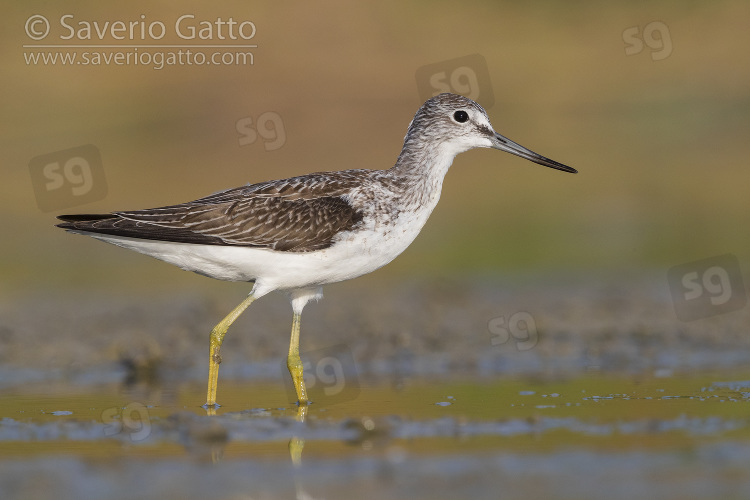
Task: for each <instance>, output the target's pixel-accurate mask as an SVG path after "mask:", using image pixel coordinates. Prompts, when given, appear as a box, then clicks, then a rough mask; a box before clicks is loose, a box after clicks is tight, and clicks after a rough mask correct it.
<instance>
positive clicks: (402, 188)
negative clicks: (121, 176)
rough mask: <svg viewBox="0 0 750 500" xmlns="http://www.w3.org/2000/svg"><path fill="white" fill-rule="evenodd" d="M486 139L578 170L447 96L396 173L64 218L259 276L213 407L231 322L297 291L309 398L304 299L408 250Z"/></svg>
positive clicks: (423, 114)
mask: <svg viewBox="0 0 750 500" xmlns="http://www.w3.org/2000/svg"><path fill="white" fill-rule="evenodd" d="M477 147H483V148H495V149H500V150H504V151H508V152H511V153H513V154H515V155H518V156H521V157H523V158H526V159H529V160H531V161H534V162H536V163H539V164H542V165H545V166H548V167H552V168H555V169H558V170H563V171H567V172H573V173H575V170H574V169H572V168H570V167H567V166H565V165H562V164H560V163H557V162H555V161H553V160H550V159H548V158H545V157H543V156H540V155H538V154H536V153H534V152H532V151H530V150H528V149H526V148H524V147H522V146H520V145H519V144H516V143H514V142H513V141H511V140H510V139H507V138H505V137H503V136H501V135H500V134H497V133H496V132H495V131H494V130H493V128H492V125H491V124H490V121H489V118H488V117H487V114H486V113H485V111H484V109H482V107H481V106H479V105H478V104H477V103H475V102H474V101H472V100H470V99H467V98H465V97H462V96H459V95H454V94H440V95H438V96H435V97H433V98H431V99H429V100H428V101H427V102H425V103H424V105H423V106H422V107H421V108H420V109H419V110H418V111H417V113H416V115H414V119H413V120H412V122H411V124H410V125H409V128H408V130H407V133H406V137H405V138H404V146H403V148H402V150H401V154H400V155H399V157H398V160H397V161H396V164H395V165H394V166H393V167H392V168H390V169H388V170H344V171H340V172H324V173H316V174H310V175H303V176H299V177H293V178H291V179H284V180H277V181H268V182H262V183H259V184H253V185H249V186H244V187H239V188H233V189H228V190H226V191H221V192H219V193H215V194H212V195H210V196H207V197H205V198H200V199H198V200H195V201H191V202H188V203H182V204H179V205H172V206H167V207H161V208H153V209H147V210H133V211H120V212H112V213H110V214H86V215H64V216H60V219H62V220H63V223H62V224H59V227H61V228H64V229H67V230H69V231H71V232H74V233H80V234H85V235H88V236H91V237H93V238H96V239H100V240H103V241H106V242H108V243H112V244H115V245H118V246H121V247H124V248H128V249H131V250H135V251H137V252H140V253H143V254H146V255H150V256H152V257H155V258H157V259H160V260H163V261H165V262H168V263H170V264H174V265H176V266H179V267H180V268H182V269H185V270H188V271H194V272H196V273H199V274H203V275H206V276H210V277H212V278H216V279H221V280H230V281H249V282H254V286H253V290H252V292H251V294H250V296H249V297H248V298H247V299H245V301H243V302H242V303H241V304H240V305H239V306H238V307H237V308H236V309H235V310H234V311H232V312H231V313H230V314H229V315H228V316H227V317H226V318H225V319H224V320H223V321H222V322H220V323H219V324H218V325H217V326H216V327H215V328H214V330H213V331H212V333H211V347H210V363H209V387H208V395H207V403H206V405H207V407H211V408H213V407H215V406H216V385H217V377H218V364H219V363H220V362H221V357H220V356H219V349H220V347H221V343H222V342H223V338H224V334H225V333H226V331H227V329H228V328H229V326H230V325H231V324H232V322H233V321H234V320H235V319H236V318H237V316H239V314H241V313H242V311H244V309H245V308H246V307H247V306H248V305H250V303H252V302H253V301H254V300H256V299H257V298H260V297H262V296H263V295H265V294H267V293H269V292H271V291H274V290H284V291H287V292H288V293H289V296H290V299H291V303H292V308H293V310H294V318H295V319H294V321H293V327H292V341H291V343H290V351H289V358H288V359H287V365H288V367H289V371H290V373H291V374H292V378H293V380H294V384H295V388H296V390H297V395H298V398H299V402H300V403H301V404H302V403H306V402H307V395H306V390H305V386H304V382H303V378H302V363H301V361H300V358H299V318H300V315H301V313H302V309H303V308H304V307H305V304H306V303H307V302H308V301H309V300H312V299H319V298H320V297H321V296H322V292H321V287H322V285H325V284H328V283H335V282H338V281H343V280H347V279H352V278H356V277H358V276H362V275H363V274H367V273H369V272H372V271H374V270H376V269H378V268H380V267H382V266H384V265H386V264H388V263H389V262H391V261H392V260H393V259H395V258H396V257H397V256H398V255H399V254H401V252H403V251H404V250H405V249H406V248H407V247H408V246H409V245H410V244H411V242H412V241H414V239H415V238H416V237H417V235H418V234H419V232H420V231H421V229H422V227H423V226H424V225H425V223H426V222H427V219H428V218H429V216H430V214H431V213H432V211H433V209H434V208H435V206H436V205H437V203H438V200H439V199H440V192H441V190H442V185H443V179H444V178H445V174H446V173H447V172H448V169H449V168H450V166H451V164H452V163H453V159H454V158H455V156H456V155H457V154H459V153H462V152H464V151H468V150H469V149H472V148H477Z"/></svg>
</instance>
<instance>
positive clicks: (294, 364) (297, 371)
mask: <svg viewBox="0 0 750 500" xmlns="http://www.w3.org/2000/svg"><path fill="white" fill-rule="evenodd" d="M300 316H301V313H298V312H295V313H294V318H293V319H292V339H291V341H290V342H289V356H288V357H287V358H286V366H287V368H289V374H290V375H291V376H292V382H294V389H295V390H296V391H297V400H298V403H297V404H299V405H300V406H302V405H306V404H308V403H309V401H308V399H307V389H306V388H305V379H304V377H303V374H302V360H301V359H300V357H299V324H300Z"/></svg>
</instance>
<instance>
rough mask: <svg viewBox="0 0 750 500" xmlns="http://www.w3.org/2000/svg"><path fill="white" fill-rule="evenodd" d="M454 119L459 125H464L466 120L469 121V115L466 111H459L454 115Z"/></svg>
mask: <svg viewBox="0 0 750 500" xmlns="http://www.w3.org/2000/svg"><path fill="white" fill-rule="evenodd" d="M453 119H454V120H456V121H457V122H458V123H464V122H465V121H466V120H468V119H469V113H467V112H466V111H464V110H459V111H456V112H455V113H453Z"/></svg>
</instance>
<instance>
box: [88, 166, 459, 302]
mask: <svg viewBox="0 0 750 500" xmlns="http://www.w3.org/2000/svg"><path fill="white" fill-rule="evenodd" d="M451 161H452V157H450V161H449V162H447V165H446V164H445V162H443V164H442V165H440V166H437V165H436V167H438V168H439V170H440V171H442V172H441V173H442V175H439V176H438V178H437V179H435V178H433V179H431V180H433V181H434V182H435V185H433V186H432V189H430V193H429V196H428V197H426V199H425V200H424V203H423V204H422V205H421V206H420V207H419V208H418V209H417V210H413V209H412V210H403V211H401V213H400V214H399V216H398V217H396V218H395V219H393V220H386V219H382V218H378V217H375V216H372V215H368V216H365V218H364V219H363V221H362V224H361V225H360V226H358V227H357V228H356V229H355V230H354V231H348V232H343V233H341V234H340V235H338V236H337V237H336V239H335V243H334V244H333V245H332V246H330V247H329V248H326V249H324V250H317V251H313V252H280V251H274V250H268V249H263V248H252V247H243V246H230V245H196V244H190V243H175V242H166V241H156V240H145V239H139V238H128V237H122V236H112V235H106V234H98V233H90V232H85V231H73V232H77V233H80V234H85V235H87V236H91V237H92V238H96V239H98V240H101V241H105V242H107V243H111V244H113V245H117V246H120V247H123V248H127V249H128V250H134V251H136V252H139V253H142V254H145V255H149V256H151V257H154V258H156V259H159V260H163V261H164V262H168V263H170V264H173V265H175V266H177V267H179V268H181V269H184V270H186V271H193V272H195V273H198V274H202V275H204V276H209V277H211V278H216V279H219V280H225V281H255V282H256V285H255V288H254V290H253V293H254V294H255V295H257V296H260V295H265V294H266V293H268V292H270V291H272V290H295V289H298V288H309V287H319V286H321V285H325V284H328V283H336V282H339V281H345V280H349V279H352V278H356V277H358V276H362V275H363V274H367V273H370V272H372V271H375V270H376V269H379V268H380V267H383V266H384V265H386V264H388V263H389V262H391V261H392V260H393V259H395V258H396V257H397V256H398V255H399V254H401V253H402V252H403V251H404V250H405V249H406V248H407V247H408V246H409V245H410V244H411V243H412V241H414V239H415V238H416V237H417V235H418V234H419V232H420V231H421V229H422V227H424V225H425V223H426V222H427V219H428V218H429V216H430V214H431V213H432V210H433V209H434V208H435V205H437V202H438V200H439V198H440V189H441V187H442V176H443V175H445V174H444V172H445V171H447V169H448V167H449V166H450V162H451Z"/></svg>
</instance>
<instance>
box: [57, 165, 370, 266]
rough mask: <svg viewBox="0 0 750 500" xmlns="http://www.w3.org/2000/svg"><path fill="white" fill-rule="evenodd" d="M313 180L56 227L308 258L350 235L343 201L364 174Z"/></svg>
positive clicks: (351, 211)
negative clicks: (344, 234) (343, 234)
mask: <svg viewBox="0 0 750 500" xmlns="http://www.w3.org/2000/svg"><path fill="white" fill-rule="evenodd" d="M343 173H344V172H338V173H337V174H338V175H336V176H335V177H333V176H328V175H326V174H313V175H310V176H303V177H298V178H293V179H286V180H284V181H271V182H267V183H260V184H255V185H251V186H245V187H242V188H234V189H229V190H226V191H222V192H219V193H216V194H213V195H211V196H207V197H205V198H201V199H199V200H196V201H192V202H189V203H183V204H180V205H173V206H168V207H161V208H153V209H147V210H134V211H124V212H114V213H112V214H106V215H77V216H61V217H60V218H61V219H62V220H63V221H65V223H63V224H60V225H59V227H62V228H65V229H73V230H79V231H89V232H95V233H102V234H111V235H117V236H128V237H133V238H142V239H154V240H163V241H174V242H180V243H197V244H209V245H234V246H248V247H258V248H268V249H272V250H277V251H288V252H309V251H313V250H321V249H324V248H327V247H329V246H330V245H331V244H332V240H333V238H334V237H335V236H336V235H337V234H338V233H340V232H342V231H349V230H352V229H354V228H355V227H356V226H357V224H359V223H360V221H361V220H362V217H363V215H362V213H361V212H360V211H358V210H356V209H355V208H354V207H353V206H352V205H351V204H350V203H349V202H348V201H347V199H346V197H345V196H344V193H346V192H348V190H349V189H351V188H352V187H353V186H354V185H355V184H356V183H357V181H359V180H360V179H359V177H360V176H361V175H363V174H364V172H362V173H360V172H358V171H352V172H351V175H350V176H342V175H341V174H343Z"/></svg>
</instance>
